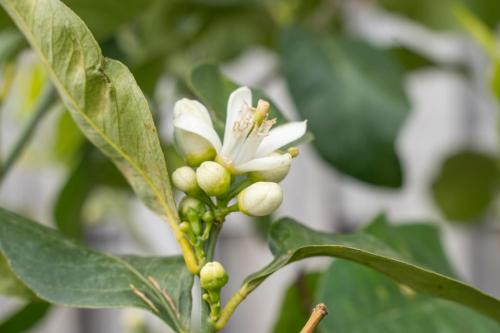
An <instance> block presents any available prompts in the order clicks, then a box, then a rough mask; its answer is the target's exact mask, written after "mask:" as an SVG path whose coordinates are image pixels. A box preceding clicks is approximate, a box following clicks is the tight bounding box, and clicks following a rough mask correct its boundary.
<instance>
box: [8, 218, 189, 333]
mask: <svg viewBox="0 0 500 333" xmlns="http://www.w3.org/2000/svg"><path fill="white" fill-rule="evenodd" d="M0 250H1V251H2V252H3V254H4V255H5V256H6V257H7V259H8V261H9V264H10V267H11V268H12V270H13V271H14V272H15V274H16V275H17V276H18V277H19V278H20V279H21V280H22V281H23V282H24V283H25V284H26V285H27V286H28V287H29V288H31V289H32V290H33V291H34V292H35V293H36V294H37V295H38V296H39V297H40V298H42V299H44V300H46V301H47V302H50V303H55V304H61V305H65V306H72V307H83V308H111V307H139V308H144V309H147V310H149V311H151V312H153V313H155V314H156V315H158V316H159V317H161V318H162V319H163V320H165V322H167V323H168V324H169V325H170V326H171V327H172V328H174V329H175V330H177V331H178V332H187V331H188V328H189V322H190V316H191V287H192V285H193V277H192V275H191V274H190V273H189V271H188V270H187V269H186V267H185V266H184V262H183V260H182V258H181V257H166V258H160V257H134V256H128V257H117V256H112V255H107V254H103V253H100V252H97V251H93V250H90V249H87V248H85V247H83V246H81V245H79V244H77V243H75V242H73V241H70V240H68V239H66V238H64V237H63V236H62V235H61V234H59V233H57V232H56V231H55V230H53V229H50V228H47V227H45V226H42V225H40V224H37V223H35V222H33V221H30V220H27V219H25V218H23V217H21V216H18V215H15V214H13V213H10V212H8V211H6V210H4V209H0ZM150 277H153V278H154V279H155V280H156V281H157V282H158V284H159V285H160V286H161V288H162V289H163V290H164V291H165V294H166V295H167V296H164V295H163V294H162V292H161V291H159V290H158V289H156V288H155V287H154V284H153V283H152V282H151V280H150ZM132 285H133V286H134V287H135V288H137V290H140V291H141V292H142V293H144V294H145V295H146V297H147V298H148V299H149V301H150V302H151V303H152V304H153V305H154V307H155V308H156V309H157V310H158V312H157V311H155V310H154V309H152V308H151V307H150V306H148V305H147V304H146V303H145V302H144V301H143V300H142V299H141V298H140V297H138V296H137V295H136V294H135V293H134V292H133V290H132Z"/></svg>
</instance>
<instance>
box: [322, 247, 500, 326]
mask: <svg viewBox="0 0 500 333" xmlns="http://www.w3.org/2000/svg"><path fill="white" fill-rule="evenodd" d="M420 240H421V242H422V243H424V242H425V244H427V243H426V240H424V239H420ZM422 243H421V244H422ZM421 248H425V246H421ZM317 300H321V302H323V303H325V305H326V306H327V307H328V308H329V309H332V314H331V315H328V316H326V317H325V318H324V319H323V320H322V322H321V325H320V329H321V331H322V332H357V333H368V332H369V333H379V332H380V333H382V332H383V333H386V332H406V333H422V332H426V333H442V332H464V333H465V332H477V333H487V332H491V333H493V332H498V331H499V329H500V326H499V325H498V323H496V322H495V321H493V320H490V319H488V318H487V317H484V316H481V315H480V314H478V313H476V312H474V311H472V310H470V309H468V308H466V307H464V306H461V305H459V304H456V303H453V302H450V301H446V300H442V299H438V298H432V297H429V296H424V295H421V294H417V293H415V292H414V291H413V290H412V289H410V288H407V287H405V286H404V285H398V284H397V283H394V282H393V281H391V280H390V279H388V278H387V277H385V276H383V275H382V274H380V273H377V272H375V271H373V270H371V269H369V268H367V267H363V266H361V265H358V264H356V263H352V262H348V261H344V260H336V261H335V262H333V263H332V265H331V266H330V268H328V270H327V271H326V272H325V273H324V274H323V275H322V276H321V279H320V283H319V286H318V294H317Z"/></svg>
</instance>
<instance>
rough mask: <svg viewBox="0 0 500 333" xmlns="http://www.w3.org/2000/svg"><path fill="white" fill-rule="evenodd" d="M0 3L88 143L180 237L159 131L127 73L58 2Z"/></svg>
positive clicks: (7, 0) (22, 0)
mask: <svg viewBox="0 0 500 333" xmlns="http://www.w3.org/2000/svg"><path fill="white" fill-rule="evenodd" d="M0 3H1V4H2V6H3V7H4V9H5V10H6V11H7V12H8V13H9V15H10V16H11V17H12V19H13V20H14V21H15V23H16V24H17V26H18V27H19V28H20V30H21V31H22V33H23V34H24V35H25V37H26V38H27V39H28V41H29V43H30V44H31V46H32V47H33V49H34V50H35V51H36V53H37V54H38V56H39V57H40V59H41V61H42V62H43V63H44V65H45V67H46V69H47V71H48V72H49V74H50V77H51V79H52V81H53V83H54V85H55V86H56V88H57V90H58V92H59V94H60V96H61V98H62V100H63V101H64V103H65V105H66V107H67V108H68V109H69V110H70V111H71V114H72V115H73V118H74V119H75V121H76V123H77V124H78V126H79V127H80V129H81V130H82V131H83V132H84V134H85V135H86V136H87V138H88V139H89V140H90V141H91V142H92V143H93V144H94V145H96V146H97V147H98V148H99V149H100V150H102V151H103V152H104V153H105V155H107V156H108V157H110V158H111V159H112V160H113V162H114V163H115V164H116V165H117V166H118V168H119V169H120V170H121V172H122V173H123V174H124V176H125V178H126V179H127V180H128V181H129V182H130V184H131V186H132V188H133V189H134V190H135V191H136V193H137V194H138V195H139V197H140V198H141V199H142V200H143V201H144V203H145V204H146V205H147V206H149V207H150V208H151V209H152V210H153V211H155V212H157V213H159V214H160V215H163V216H165V217H166V218H167V219H168V221H169V222H170V225H171V226H172V227H173V228H174V231H175V232H176V234H180V232H179V231H178V227H177V224H176V222H177V219H178V217H177V213H176V210H175V203H174V200H173V197H172V190H171V187H170V184H169V181H168V173H167V169H166V165H165V160H164V157H163V153H162V150H161V147H160V142H159V139H158V136H157V133H156V128H155V125H154V123H153V119H152V116H151V113H150V111H149V107H148V103H147V101H146V99H145V97H144V95H143V94H142V92H141V91H140V89H139V87H138V86H137V84H136V82H135V80H134V78H133V77H132V75H131V74H130V71H129V70H128V69H127V68H126V67H125V66H124V65H123V64H121V63H119V62H117V61H115V60H111V59H107V58H104V57H103V55H102V53H101V50H100V49H99V46H98V44H97V42H96V41H95V39H94V37H93V36H92V34H91V33H90V31H89V30H88V28H87V27H86V26H85V24H84V23H83V22H82V20H81V19H80V18H79V17H77V16H76V15H75V14H74V13H73V12H72V11H71V10H70V9H69V8H68V7H66V6H65V5H64V4H63V3H61V2H60V1H59V0H37V1H31V0H16V1H14V0H2V1H0Z"/></svg>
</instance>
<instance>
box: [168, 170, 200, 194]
mask: <svg viewBox="0 0 500 333" xmlns="http://www.w3.org/2000/svg"><path fill="white" fill-rule="evenodd" d="M172 182H173V183H174V186H175V187H177V188H178V189H179V190H181V191H182V192H184V193H196V191H198V190H199V187H198V183H197V182H196V172H195V171H194V170H193V169H192V168H190V167H188V166H183V167H180V168H178V169H176V170H175V171H174V173H173V174H172Z"/></svg>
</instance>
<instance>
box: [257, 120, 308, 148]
mask: <svg viewBox="0 0 500 333" xmlns="http://www.w3.org/2000/svg"><path fill="white" fill-rule="evenodd" d="M306 130H307V120H304V121H295V122H292V123H288V124H285V125H281V126H278V127H276V128H274V129H272V130H271V131H270V132H269V135H268V136H266V137H265V138H264V140H262V143H261V144H260V146H259V149H257V156H258V157H261V156H266V155H269V154H270V153H272V152H273V151H276V150H278V149H279V148H281V147H283V146H286V145H287V144H289V143H291V142H293V141H295V140H297V139H300V138H301V137H302V136H303V135H304V134H306Z"/></svg>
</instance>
